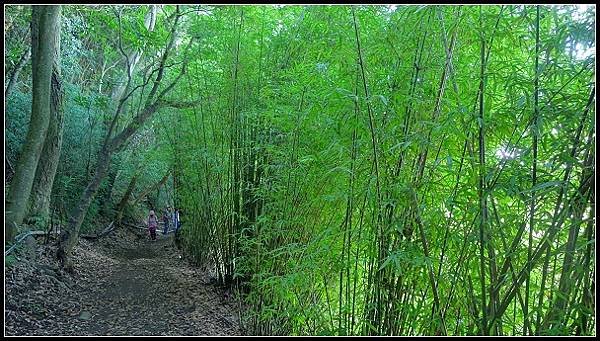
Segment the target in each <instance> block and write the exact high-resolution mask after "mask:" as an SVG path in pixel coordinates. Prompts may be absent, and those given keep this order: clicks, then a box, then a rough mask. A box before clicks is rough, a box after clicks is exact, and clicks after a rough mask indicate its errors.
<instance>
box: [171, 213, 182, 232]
mask: <svg viewBox="0 0 600 341" xmlns="http://www.w3.org/2000/svg"><path fill="white" fill-rule="evenodd" d="M173 226H174V227H175V233H177V230H179V226H181V222H180V221H179V208H175V210H174V211H173Z"/></svg>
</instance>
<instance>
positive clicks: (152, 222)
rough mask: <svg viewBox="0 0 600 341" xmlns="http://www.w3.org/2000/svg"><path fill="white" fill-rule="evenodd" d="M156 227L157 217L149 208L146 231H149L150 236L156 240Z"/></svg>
mask: <svg viewBox="0 0 600 341" xmlns="http://www.w3.org/2000/svg"><path fill="white" fill-rule="evenodd" d="M157 227H158V218H156V215H155V214H154V210H150V215H149V216H148V231H149V232H150V238H151V239H152V240H154V241H156V228H157Z"/></svg>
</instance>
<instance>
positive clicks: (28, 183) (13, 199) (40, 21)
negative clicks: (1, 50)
mask: <svg viewBox="0 0 600 341" xmlns="http://www.w3.org/2000/svg"><path fill="white" fill-rule="evenodd" d="M60 10H61V8H60V6H33V7H32V16H31V51H32V64H31V65H32V101H31V119H30V123H29V130H28V131H27V137H26V140H25V143H24V145H23V149H22V152H21V157H20V159H19V161H18V163H17V167H16V171H15V177H14V179H13V182H12V184H11V189H10V192H9V194H8V198H7V213H6V226H5V230H4V231H5V239H6V240H11V239H12V238H14V236H15V234H16V232H17V226H18V225H19V224H21V223H22V222H23V218H24V216H25V209H26V207H27V202H28V200H29V196H30V194H31V188H32V186H33V180H34V177H35V171H36V168H37V165H38V161H39V159H40V155H41V152H42V148H43V146H44V140H45V138H46V132H47V130H48V124H49V121H50V89H51V82H52V69H53V64H54V62H53V61H54V58H55V56H56V48H57V43H58V40H59V37H60Z"/></svg>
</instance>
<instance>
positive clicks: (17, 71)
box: [4, 5, 596, 335]
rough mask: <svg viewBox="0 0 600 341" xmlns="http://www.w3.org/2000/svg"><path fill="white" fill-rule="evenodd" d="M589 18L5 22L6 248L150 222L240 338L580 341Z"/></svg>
mask: <svg viewBox="0 0 600 341" xmlns="http://www.w3.org/2000/svg"><path fill="white" fill-rule="evenodd" d="M595 14H596V13H595V5H590V6H582V5H577V6H575V5H569V6H567V5H564V6H562V5H561V6H558V5H556V6H534V5H528V6H516V5H515V6H512V5H510V6H508V5H503V6H500V5H493V6H492V5H483V6H479V5H477V6H476V5H467V6H432V5H431V6H417V5H411V6H408V5H406V6H395V5H394V6H384V5H370V6H349V5H343V6H300V5H287V6H282V5H261V6H259V5H255V6H208V5H193V6H192V5H177V6H176V5H144V6H117V5H101V6H91V5H89V6H83V5H77V6H76V5H68V6H67V5H65V6H37V5H36V6H18V5H9V6H5V19H4V34H5V50H4V62H5V76H4V79H5V86H4V88H5V90H4V94H5V100H4V105H5V116H4V117H5V131H4V134H5V135H4V143H5V186H4V187H5V208H6V213H5V250H6V249H8V248H9V247H11V245H13V244H16V243H18V242H20V239H21V238H20V237H21V236H23V235H24V234H25V233H27V231H46V232H48V233H49V232H50V230H53V231H59V233H57V234H56V235H54V236H53V237H52V238H53V239H54V240H55V241H54V243H53V244H52V247H53V248H54V250H55V253H54V254H53V257H56V259H57V262H58V263H57V264H60V266H61V267H62V268H64V269H66V270H68V271H74V268H76V265H74V263H73V262H72V259H73V250H74V249H75V248H76V247H77V245H78V244H79V243H81V236H83V235H85V234H90V233H92V232H93V231H97V230H99V229H103V228H104V227H105V226H106V225H107V224H108V223H111V225H113V226H115V227H116V229H117V230H118V229H126V228H128V227H127V226H128V225H136V226H137V225H140V224H143V222H144V221H146V219H147V217H148V212H149V210H151V209H153V210H156V211H157V212H162V211H163V210H164V208H165V207H167V206H171V207H177V208H179V209H180V212H181V222H182V224H181V226H182V227H181V231H179V232H178V234H177V236H176V242H177V245H178V246H179V247H180V248H181V249H182V250H183V252H184V254H185V255H186V257H187V258H188V259H189V260H190V261H191V262H193V263H194V264H196V265H197V266H198V267H204V268H205V269H207V271H212V272H214V273H215V277H216V281H217V284H218V285H220V286H223V287H226V288H229V289H228V290H230V292H231V293H232V294H231V295H234V296H235V299H236V300H237V301H238V302H239V305H240V307H241V308H240V309H242V313H241V322H240V323H242V324H243V326H244V330H245V332H246V333H248V334H253V335H595V333H596V329H595V328H596V327H595V323H596V320H595V303H594V302H595V297H596V296H595V277H596V276H595V275H596V273H595V236H596V235H595V233H596V230H595V210H594V208H595V137H596V136H595V25H596V22H595ZM147 243H150V241H147ZM9 257H13V255H10V256H7V255H6V253H5V271H7V269H8V268H10V267H11V266H13V265H11V264H14V263H15V262H16V260H15V259H9ZM9 261H10V262H9ZM5 280H6V279H5ZM5 296H6V293H5Z"/></svg>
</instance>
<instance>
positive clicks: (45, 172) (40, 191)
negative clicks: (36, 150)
mask: <svg viewBox="0 0 600 341" xmlns="http://www.w3.org/2000/svg"><path fill="white" fill-rule="evenodd" d="M50 96H51V104H50V122H49V125H48V132H47V136H46V140H45V142H44V148H43V150H42V155H44V157H42V158H40V160H39V163H38V166H37V170H36V174H35V180H34V182H33V188H32V190H31V198H30V206H29V213H28V215H29V217H31V218H35V220H36V221H37V222H38V223H39V224H40V225H41V226H39V227H45V226H46V223H47V221H48V217H49V214H50V194H51V193H52V185H53V184H54V177H55V175H56V169H57V167H58V160H59V158H60V151H61V147H62V135H63V127H64V113H63V107H62V104H63V91H62V84H61V70H60V42H57V48H56V57H55V60H54V67H53V70H52V87H51V89H50Z"/></svg>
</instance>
